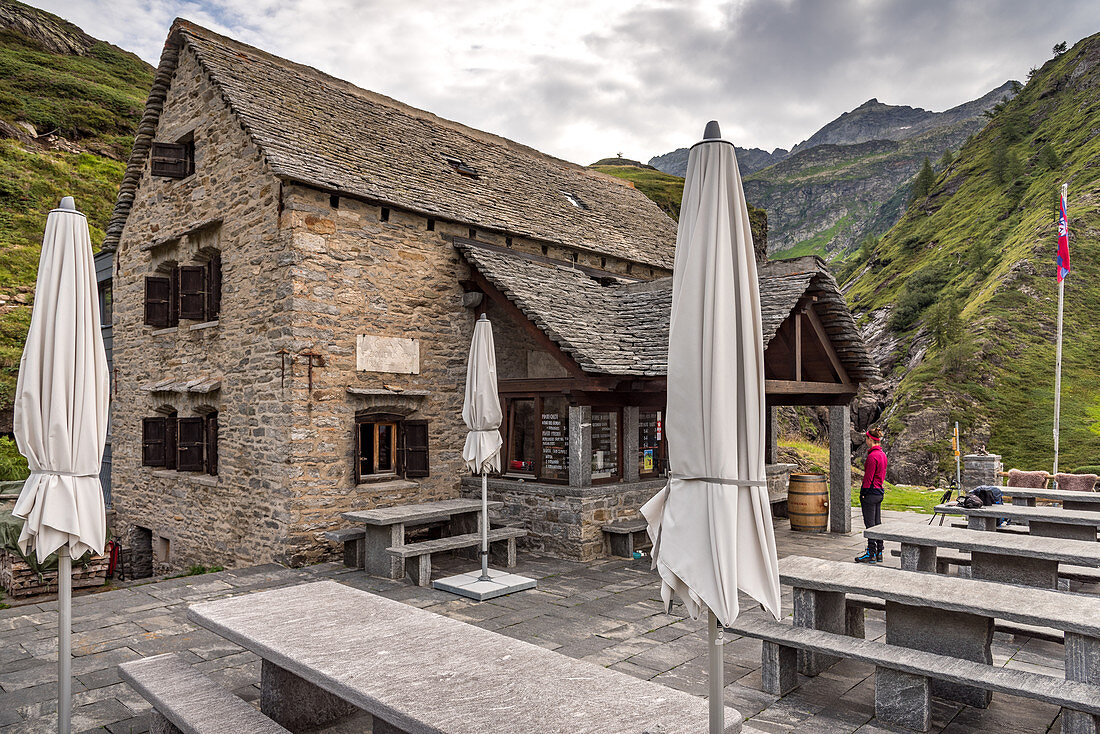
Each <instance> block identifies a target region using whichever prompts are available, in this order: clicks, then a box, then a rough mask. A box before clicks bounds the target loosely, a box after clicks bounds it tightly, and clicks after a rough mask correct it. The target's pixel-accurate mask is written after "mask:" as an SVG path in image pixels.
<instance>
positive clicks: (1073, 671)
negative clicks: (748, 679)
mask: <svg viewBox="0 0 1100 734" xmlns="http://www.w3.org/2000/svg"><path fill="white" fill-rule="evenodd" d="M779 574H780V581H781V582H782V583H783V584H785V585H788V586H791V587H793V590H794V623H795V625H796V626H800V627H806V628H811V629H816V630H824V631H827V632H833V633H837V634H841V635H843V634H844V632H845V619H844V608H845V605H844V597H845V595H846V594H849V593H854V594H863V595H867V596H872V597H877V598H881V599H883V600H885V602H886V643H887V644H888V645H894V646H899V647H904V648H910V649H913V650H923V651H926V652H930V653H937V654H940V655H944V656H950V657H954V658H961V659H963V660H970V661H975V662H978V663H984V664H985V665H991V664H992V662H993V655H992V651H991V645H992V640H993V622H994V620H1007V621H1011V622H1019V623H1022V624H1028V625H1037V626H1043V627H1051V628H1054V629H1058V630H1062V631H1063V632H1064V633H1065V671H1066V673H1065V675H1066V680H1067V681H1081V682H1084V683H1091V684H1093V685H1095V684H1100V598H1097V597H1093V596H1086V595H1083V594H1065V593H1061V592H1058V591H1052V590H1048V589H1037V588H1030V587H1025V586H1014V585H1009V584H1003V583H998V582H993V581H985V580H978V579H965V578H959V577H957V576H944V575H940V574H930V573H919V574H918V573H912V572H910V571H905V570H901V569H893V568H886V567H867V566H861V565H857V564H853V563H842V562H838V561H827V560H823V559H819V558H807V557H803V556H788V557H786V558H784V559H782V560H780V561H779ZM735 626H736V625H735ZM836 659H837V658H835V657H829V656H825V655H822V654H821V653H818V652H803V651H800V660H803V665H802V666H800V667H803V668H804V670H803V672H804V673H806V674H807V675H816V674H817V673H818V672H820V671H821V670H823V669H824V668H825V667H827V666H829V665H832V664H833V662H835V661H836ZM936 683H937V681H933V685H932V693H934V694H935V695H938V696H940V697H943V698H949V699H952V700H956V701H960V702H962V703H967V704H970V705H973V706H979V707H985V706H986V705H988V702H989V698H990V693H989V692H988V691H987V690H983V689H980V688H975V687H971V686H967V685H963V684H959V683H951V684H947V685H945V684H943V683H942V682H939V683H940V684H939V685H938V686H937V685H936ZM1067 713H1069V714H1071V715H1070V716H1069V719H1070V721H1069V722H1067ZM1078 716H1079V715H1078V713H1076V712H1066V711H1063V727H1066V726H1067V724H1071V726H1070V728H1069V729H1063V731H1086V729H1084V728H1079V726H1078V724H1079V721H1078ZM1080 716H1081V717H1083V716H1085V714H1080ZM1089 719H1091V717H1089ZM1080 722H1081V725H1082V726H1083V722H1084V719H1080ZM1093 731H1094V730H1093Z"/></svg>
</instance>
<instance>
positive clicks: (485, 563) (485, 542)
mask: <svg viewBox="0 0 1100 734" xmlns="http://www.w3.org/2000/svg"><path fill="white" fill-rule="evenodd" d="M478 581H492V578H491V577H490V576H489V475H488V474H486V473H485V470H484V469H482V470H481V578H479V579H478Z"/></svg>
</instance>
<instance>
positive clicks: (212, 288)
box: [145, 252, 222, 328]
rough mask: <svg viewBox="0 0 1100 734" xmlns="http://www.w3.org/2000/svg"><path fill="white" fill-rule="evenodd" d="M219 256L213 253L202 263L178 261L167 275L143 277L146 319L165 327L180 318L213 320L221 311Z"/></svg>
mask: <svg viewBox="0 0 1100 734" xmlns="http://www.w3.org/2000/svg"><path fill="white" fill-rule="evenodd" d="M221 300H222V259H221V253H217V252H215V253H213V254H211V255H210V259H209V260H208V261H207V262H206V263H205V264H202V265H179V266H177V267H175V268H172V270H171V272H170V273H169V274H168V275H163V276H161V275H157V276H149V277H147V278H146V279H145V323H146V325H148V326H156V327H160V328H165V327H168V326H177V325H178V324H179V322H180V319H188V320H191V321H216V320H217V319H218V316H219V315H220V313H221V305H222V304H221Z"/></svg>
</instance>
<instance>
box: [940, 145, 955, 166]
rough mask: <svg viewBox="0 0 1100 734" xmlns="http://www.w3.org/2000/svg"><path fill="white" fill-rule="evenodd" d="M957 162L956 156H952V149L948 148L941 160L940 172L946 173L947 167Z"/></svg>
mask: <svg viewBox="0 0 1100 734" xmlns="http://www.w3.org/2000/svg"><path fill="white" fill-rule="evenodd" d="M954 162H955V156H954V155H952V153H951V149H950V148H948V149H947V150H945V151H944V152H943V157H941V158H940V170H942V171H946V170H947V167H948V166H950V165H951V164H952V163H954Z"/></svg>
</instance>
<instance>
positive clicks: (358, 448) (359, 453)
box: [353, 421, 369, 484]
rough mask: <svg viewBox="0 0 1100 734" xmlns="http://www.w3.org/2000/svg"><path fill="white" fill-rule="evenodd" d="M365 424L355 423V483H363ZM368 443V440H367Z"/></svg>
mask: <svg viewBox="0 0 1100 734" xmlns="http://www.w3.org/2000/svg"><path fill="white" fill-rule="evenodd" d="M366 425H367V424H366V423H363V422H362V421H356V422H355V456H354V457H353V461H354V469H355V483H356V484H362V483H363V474H364V473H365V472H364V471H363V431H365V430H366ZM368 441H369V438H368Z"/></svg>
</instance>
